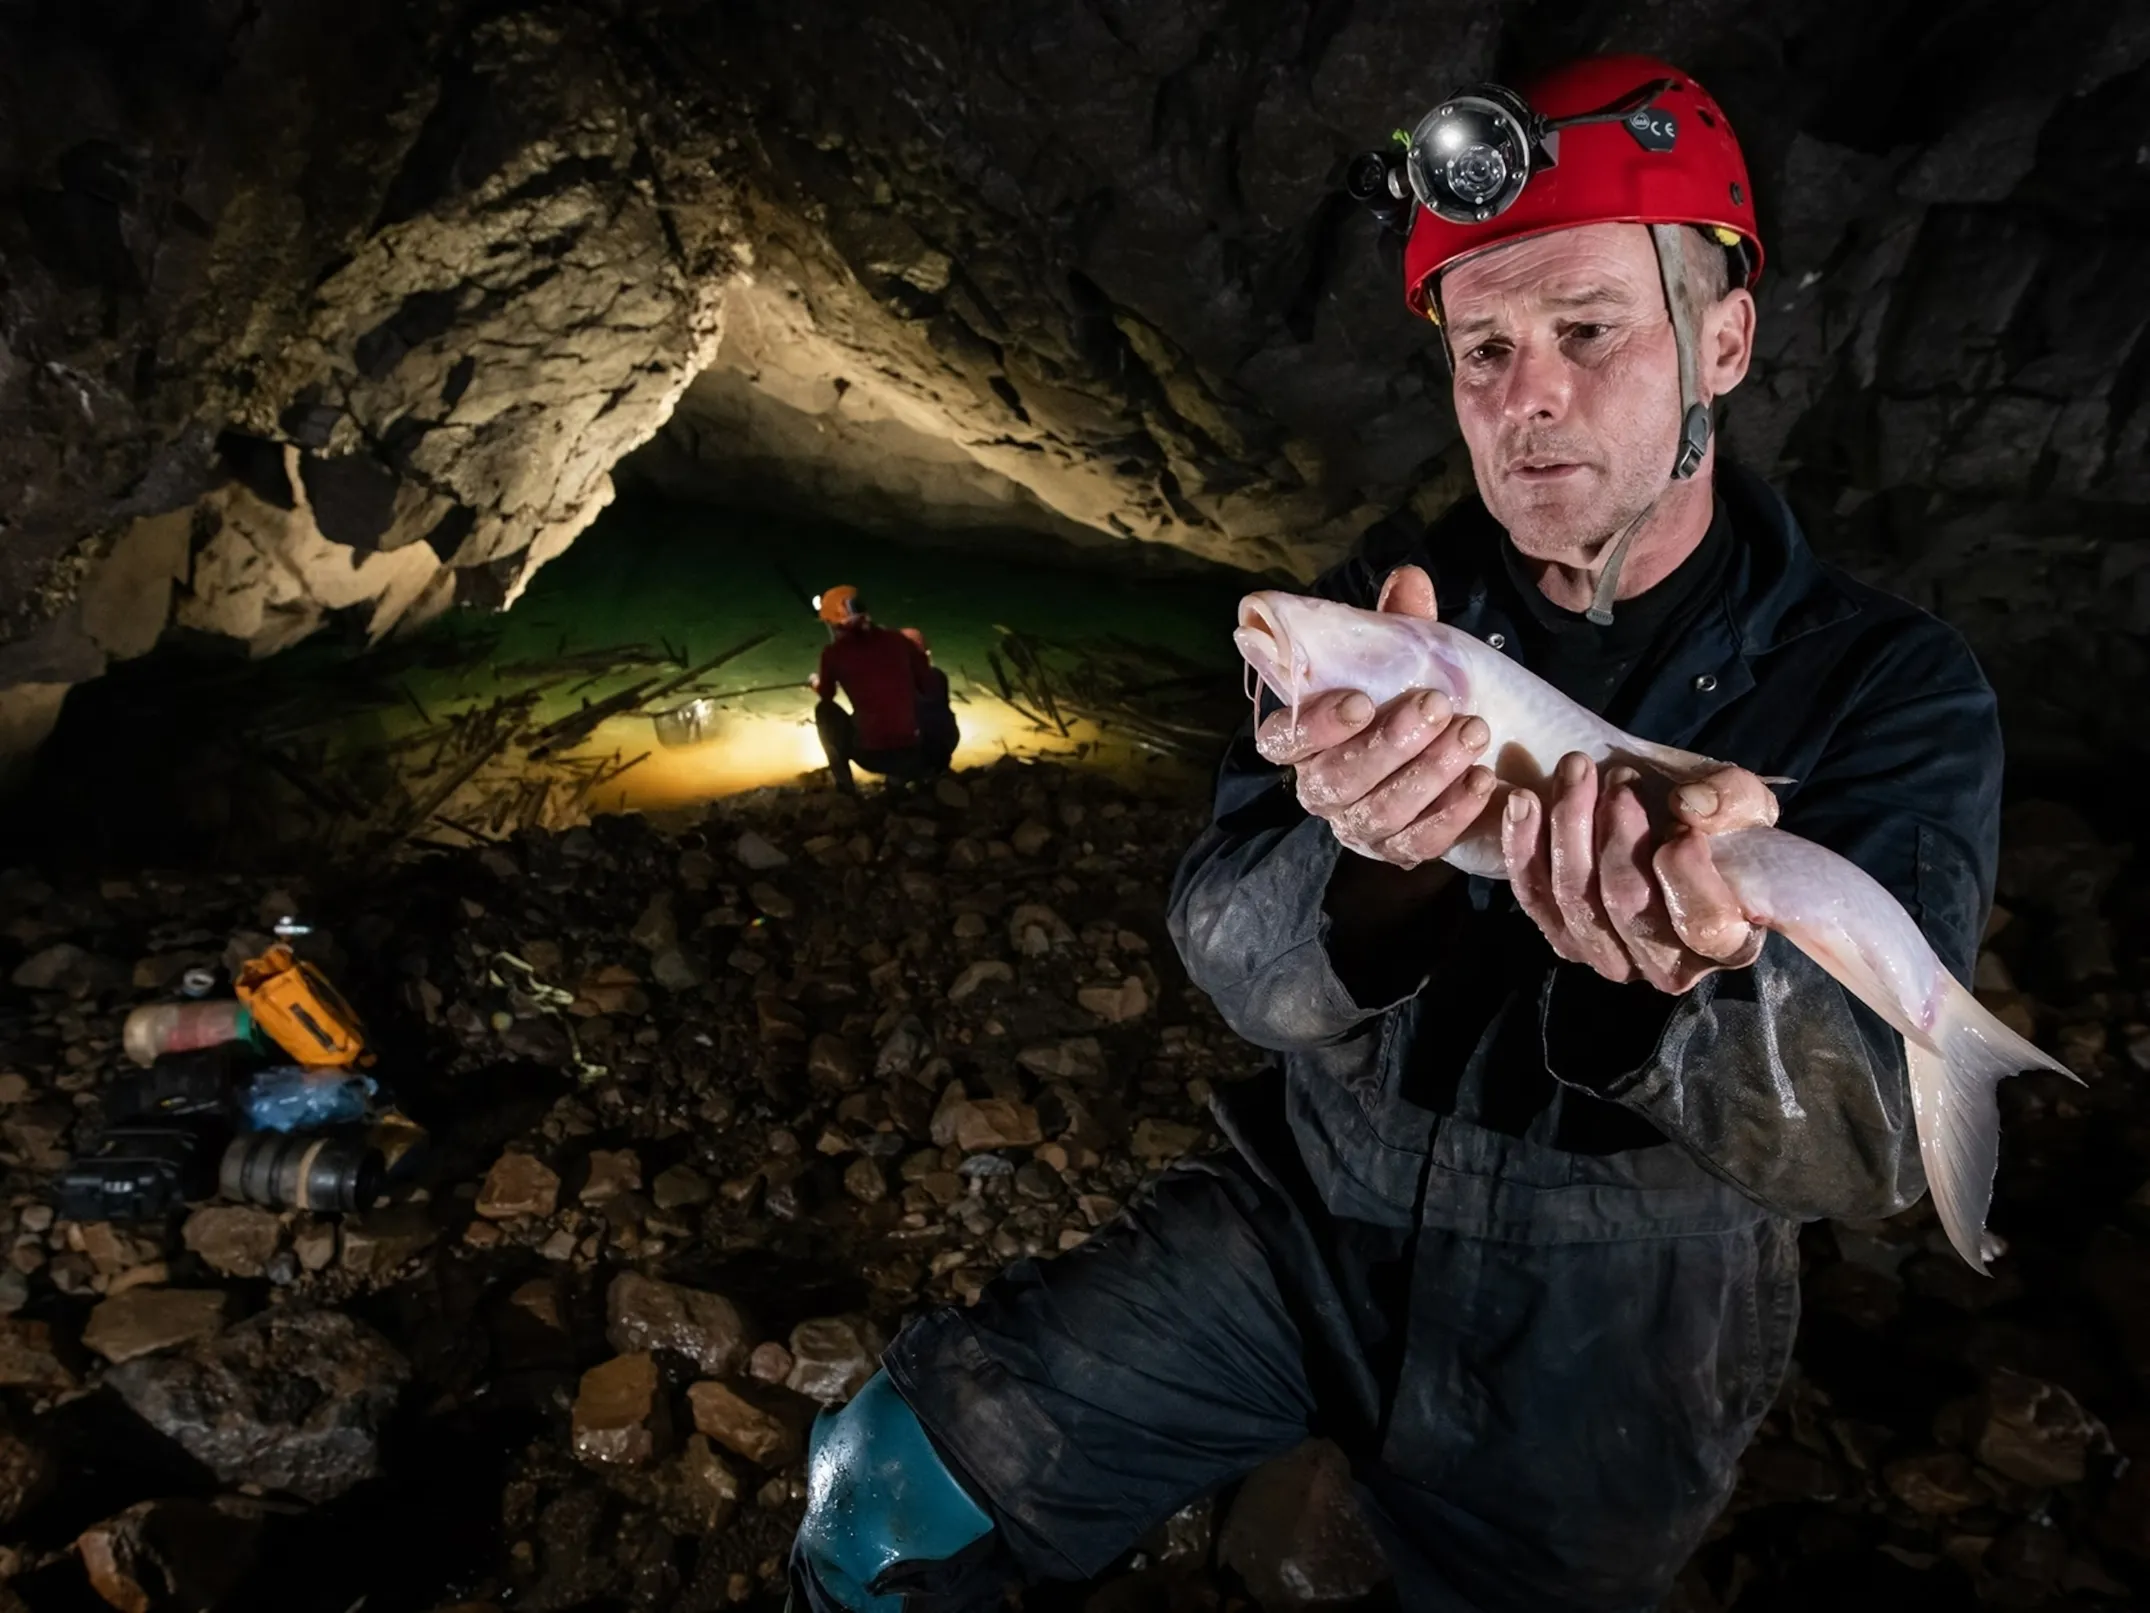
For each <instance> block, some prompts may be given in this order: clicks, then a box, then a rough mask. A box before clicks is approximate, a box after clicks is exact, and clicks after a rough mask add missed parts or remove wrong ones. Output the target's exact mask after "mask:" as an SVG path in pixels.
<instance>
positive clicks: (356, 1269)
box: [342, 1204, 440, 1282]
mask: <svg viewBox="0 0 2150 1613" xmlns="http://www.w3.org/2000/svg"><path fill="white" fill-rule="evenodd" d="M439 1237H440V1228H439V1227H438V1226H436V1225H435V1224H434V1221H433V1211H432V1207H431V1206H430V1205H426V1204H384V1205H382V1206H380V1207H379V1208H378V1209H373V1210H368V1211H367V1212H366V1213H365V1214H364V1215H362V1216H353V1217H351V1218H350V1219H348V1220H346V1221H345V1222H344V1223H343V1250H342V1253H343V1269H344V1270H345V1271H348V1272H350V1273H352V1274H353V1275H354V1276H359V1277H367V1278H371V1279H373V1280H375V1281H377V1282H385V1281H387V1280H388V1279H389V1278H391V1277H393V1276H395V1275H396V1273H398V1272H400V1271H401V1270H402V1269H403V1268H404V1267H405V1266H406V1265H408V1264H409V1263H410V1262H411V1261H412V1260H414V1259H416V1258H417V1257H418V1256H419V1255H420V1254H422V1253H424V1252H425V1251H426V1250H427V1249H430V1248H431V1247H432V1246H433V1244H434V1243H435V1242H436V1241H437V1240H438V1239H439Z"/></svg>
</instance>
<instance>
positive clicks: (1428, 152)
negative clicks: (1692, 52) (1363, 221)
mask: <svg viewBox="0 0 2150 1613" xmlns="http://www.w3.org/2000/svg"><path fill="white" fill-rule="evenodd" d="M1674 87H1675V86H1674V84H1673V82H1672V81H1671V80H1670V79H1659V80H1656V81H1654V82H1652V83H1649V84H1645V85H1642V86H1641V87H1640V88H1638V89H1636V90H1635V91H1633V92H1632V93H1631V94H1628V95H1625V96H1622V97H1621V98H1620V99H1619V100H1618V101H1615V102H1613V103H1612V104H1611V105H1609V106H1605V107H1600V108H1599V109H1598V110H1597V111H1595V112H1584V113H1580V114H1578V115H1576V116H1574V117H1569V118H1550V119H1549V118H1545V117H1541V116H1540V115H1539V114H1538V113H1537V112H1535V111H1533V110H1532V109H1531V106H1530V103H1529V102H1527V101H1525V100H1524V99H1523V98H1522V97H1521V96H1520V95H1517V94H1516V93H1515V92H1514V91H1513V90H1509V89H1503V88H1502V87H1501V86H1500V85H1498V84H1483V85H1479V86H1476V87H1474V88H1472V89H1469V90H1465V91H1463V92H1462V93H1460V94H1457V95H1452V96H1450V97H1449V98H1448V99H1447V100H1445V101H1443V102H1442V103H1441V104H1440V105H1439V106H1437V107H1435V108H1434V109H1433V110H1432V111H1431V112H1428V113H1427V114H1426V115H1425V117H1423V118H1421V119H1420V120H1419V123H1418V127H1417V128H1415V129H1413V130H1412V131H1411V137H1410V143H1409V147H1408V149H1407V151H1406V153H1405V156H1404V163H1403V167H1404V173H1405V175H1406V177H1407V178H1408V179H1409V180H1410V183H1411V193H1412V195H1414V196H1415V197H1417V198H1418V204H1419V205H1420V206H1421V207H1423V208H1425V209H1426V210H1427V211H1428V212H1430V213H1434V214H1437V215H1438V216H1440V217H1441V218H1444V219H1447V220H1448V221H1449V222H1450V223H1451V224H1484V223H1486V222H1487V221H1488V220H1490V219H1494V218H1498V217H1499V216H1500V215H1501V214H1503V213H1505V212H1507V211H1508V209H1509V208H1511V207H1513V206H1514V205H1515V203H1516V198H1517V197H1519V196H1521V195H1522V194H1523V187H1524V186H1525V185H1527V184H1529V183H1530V179H1531V176H1532V175H1533V174H1537V173H1541V172H1543V171H1544V170H1545V169H1548V168H1551V167H1553V166H1554V165H1555V164H1557V163H1558V162H1559V161H1560V132H1561V131H1562V130H1563V129H1572V128H1576V127H1578V126H1579V125H1582V124H1586V123H1618V124H1622V125H1624V126H1625V127H1626V129H1627V131H1628V133H1629V134H1631V135H1633V136H1634V138H1635V140H1636V142H1637V143H1638V144H1639V145H1641V146H1642V147H1643V148H1644V149H1645V150H1648V151H1670V150H1671V149H1672V147H1673V144H1674V142H1675V141H1676V140H1677V139H1678V138H1679V126H1678V123H1677V122H1676V120H1675V119H1674V118H1673V116H1672V115H1671V114H1670V113H1668V112H1664V111H1661V110H1659V109H1658V108H1657V107H1656V105H1655V102H1656V100H1657V97H1658V96H1659V95H1661V94H1663V93H1664V92H1665V91H1666V90H1669V89H1672V88H1674Z"/></svg>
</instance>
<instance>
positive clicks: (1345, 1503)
mask: <svg viewBox="0 0 2150 1613" xmlns="http://www.w3.org/2000/svg"><path fill="white" fill-rule="evenodd" d="M1217 1553H1218V1557H1219V1558H1220V1560H1222V1561H1223V1562H1224V1563H1226V1564H1227V1565H1229V1566H1230V1567H1231V1568H1232V1569H1233V1570H1235V1571H1236V1572H1237V1573H1238V1574H1239V1576H1240V1577H1241V1578H1242V1579H1244V1580H1245V1581H1246V1582H1247V1588H1248V1589H1249V1590H1250V1591H1251V1592H1252V1593H1253V1595H1254V1599H1255V1601H1256V1602H1257V1603H1258V1604H1259V1605H1260V1607H1261V1608H1262V1610H1263V1613H1276V1610H1278V1609H1298V1608H1312V1607H1320V1606H1325V1605H1330V1604H1334V1603H1339V1602H1351V1601H1356V1600H1358V1599H1359V1598H1361V1597H1363V1596H1366V1595H1369V1594H1370V1593H1371V1592H1372V1591H1373V1590H1374V1589H1375V1588H1376V1587H1377V1586H1379V1585H1380V1584H1381V1583H1382V1582H1383V1581H1384V1580H1386V1579H1387V1578H1388V1564H1387V1562H1386V1560H1385V1559H1384V1558H1383V1556H1382V1552H1381V1547H1380V1543H1379V1542H1378V1541H1377V1540H1375V1538H1374V1536H1373V1533H1372V1531H1371V1530H1370V1529H1369V1528H1368V1527H1367V1524H1366V1520H1365V1516H1364V1514H1363V1513H1362V1512H1361V1511H1360V1510H1359V1505H1358V1501H1357V1498H1356V1496H1355V1495H1354V1493H1353V1491H1352V1489H1351V1469H1350V1465H1349V1464H1348V1463H1347V1462H1346V1461H1345V1459H1344V1454H1343V1452H1342V1451H1340V1450H1338V1449H1337V1448H1336V1447H1335V1446H1334V1445H1331V1444H1329V1443H1328V1442H1327V1441H1325V1440H1316V1441H1310V1442H1309V1443H1308V1444H1306V1445H1302V1446H1301V1447H1300V1448H1299V1449H1298V1450H1296V1451H1294V1452H1292V1454H1291V1455H1289V1456H1285V1457H1281V1458H1279V1459H1278V1460H1276V1461H1273V1462H1270V1463H1267V1464H1265V1465H1264V1466H1262V1467H1259V1468H1257V1469H1255V1471H1254V1472H1253V1473H1251V1474H1250V1475H1248V1478H1247V1481H1246V1483H1245V1484H1244V1485H1242V1486H1241V1488H1240V1491H1239V1495H1238V1497H1237V1498H1236V1499H1235V1500H1234V1501H1233V1503H1232V1510H1231V1513H1230V1515H1229V1516H1227V1517H1226V1519H1225V1522H1224V1528H1223V1531H1222V1532H1221V1534H1220V1536H1219V1538H1218V1543H1217Z"/></svg>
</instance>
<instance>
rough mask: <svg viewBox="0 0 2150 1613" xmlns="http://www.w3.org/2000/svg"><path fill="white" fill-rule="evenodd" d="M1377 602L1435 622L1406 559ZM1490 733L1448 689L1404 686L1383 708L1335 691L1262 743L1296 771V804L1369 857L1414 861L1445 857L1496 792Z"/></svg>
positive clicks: (1264, 729)
mask: <svg viewBox="0 0 2150 1613" xmlns="http://www.w3.org/2000/svg"><path fill="white" fill-rule="evenodd" d="M1375 609H1377V610H1385V611H1394V612H1397V613H1398V614H1400V615H1404V616H1418V617H1423V618H1425V619H1426V620H1428V621H1431V620H1432V619H1433V617H1434V613H1435V609H1436V607H1435V603H1434V592H1433V582H1432V579H1430V578H1429V577H1428V576H1427V575H1426V573H1425V572H1424V571H1422V570H1421V569H1419V568H1418V567H1417V566H1399V567H1398V568H1397V569H1396V570H1395V571H1392V572H1391V573H1389V576H1388V580H1387V581H1386V582H1384V583H1383V584H1382V585H1381V597H1380V599H1379V600H1378V601H1377V602H1376V604H1375ZM1491 737H1492V735H1491V733H1490V732H1489V731H1488V729H1487V728H1486V725H1485V724H1484V723H1483V722H1481V721H1480V720H1479V719H1478V718H1476V717H1464V718H1461V719H1458V718H1457V716H1456V714H1455V711H1454V710H1453V709H1452V708H1451V707H1450V705H1449V703H1448V697H1447V696H1446V695H1443V694H1439V693H1436V692H1433V691H1430V690H1423V689H1407V690H1405V691H1404V693H1402V694H1400V695H1398V696H1397V697H1396V698H1395V699H1394V700H1392V701H1390V702H1389V703H1388V704H1387V705H1386V706H1383V707H1381V708H1380V709H1379V710H1376V709H1375V707H1374V703H1373V701H1372V700H1370V699H1368V698H1367V697H1366V696H1365V695H1363V694H1360V693H1359V692H1357V691H1356V690H1345V689H1337V690H1331V691H1330V692H1329V693H1327V694H1324V695H1317V696H1315V697H1313V698H1312V699H1309V700H1307V701H1305V702H1304V703H1302V704H1301V706H1300V708H1299V712H1298V721H1297V722H1296V723H1295V722H1294V721H1293V720H1292V713H1291V712H1289V711H1280V712H1276V713H1274V714H1273V715H1272V716H1270V718H1269V719H1268V720H1267V721H1266V722H1264V723H1263V724H1262V725H1261V727H1260V728H1259V729H1257V730H1256V733H1255V748H1256V749H1257V750H1259V751H1260V752H1261V754H1262V756H1263V757H1264V758H1265V759H1266V760H1268V761H1271V762H1274V763H1277V764H1278V765H1279V766H1288V767H1294V768H1296V769H1297V770H1298V789H1299V804H1300V805H1301V806H1303V807H1305V808H1306V810H1307V811H1308V812H1310V813H1312V814H1313V815H1314V816H1315V817H1317V818H1321V819H1324V820H1326V821H1327V823H1328V825H1329V827H1330V828H1331V829H1332V830H1333V831H1334V832H1335V834H1336V838H1337V839H1338V840H1339V841H1340V842H1341V843H1342V844H1343V845H1344V846H1346V847H1347V848H1349V849H1350V850H1352V851H1355V852H1357V853H1358V854H1359V855H1360V856H1362V857H1371V858H1374V859H1377V860H1379V861H1381V862H1387V863H1393V864H1395V865H1396V866H1397V867H1399V868H1415V867H1417V866H1418V865H1419V864H1420V863H1423V862H1430V861H1432V860H1434V859H1435V858H1438V857H1441V856H1444V855H1446V854H1447V852H1448V851H1449V849H1450V848H1451V847H1452V846H1454V845H1455V843H1456V842H1457V841H1458V840H1459V839H1461V838H1462V837H1463V835H1464V834H1465V833H1466V832H1467V831H1468V830H1469V829H1470V827H1471V825H1472V824H1474V823H1475V822H1477V821H1478V817H1479V814H1480V813H1481V812H1483V811H1484V810H1485V808H1486V803H1487V801H1488V800H1489V799H1490V798H1491V797H1492V794H1493V774H1492V771H1491V770H1490V769H1488V768H1486V767H1484V766H1482V765H1480V764H1479V761H1478V758H1479V757H1480V756H1481V755H1482V754H1483V753H1484V751H1485V748H1486V744H1487V742H1488V741H1489V740H1490V739H1491Z"/></svg>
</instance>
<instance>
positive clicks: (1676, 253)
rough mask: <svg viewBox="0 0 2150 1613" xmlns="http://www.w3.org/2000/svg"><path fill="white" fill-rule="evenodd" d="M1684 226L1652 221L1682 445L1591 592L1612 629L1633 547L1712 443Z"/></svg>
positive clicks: (1595, 618) (1595, 608)
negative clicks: (1675, 363)
mask: <svg viewBox="0 0 2150 1613" xmlns="http://www.w3.org/2000/svg"><path fill="white" fill-rule="evenodd" d="M1681 228H1682V226H1680V225H1678V224H1652V225H1651V226H1650V239H1651V241H1652V242H1653V243H1655V245H1656V247H1657V276H1658V279H1659V280H1661V281H1663V282H1664V287H1665V309H1666V312H1668V313H1669V314H1671V315H1672V345H1673V348H1674V351H1675V352H1677V354H1678V355H1679V363H1680V447H1679V452H1678V454H1677V455H1676V456H1675V458H1674V459H1673V462H1672V475H1671V477H1670V478H1669V479H1668V480H1667V481H1666V484H1665V490H1664V492H1660V493H1659V494H1658V495H1657V498H1653V499H1652V500H1650V502H1649V503H1648V504H1645V505H1644V506H1643V507H1642V513H1641V514H1640V515H1638V516H1636V517H1635V519H1634V520H1632V521H1630V522H1628V524H1627V529H1626V530H1625V531H1623V532H1622V533H1621V534H1620V536H1619V537H1618V539H1616V540H1615V541H1614V543H1613V546H1612V551H1611V553H1609V554H1608V555H1606V557H1605V569H1604V570H1602V571H1600V572H1599V573H1598V586H1597V592H1596V593H1595V594H1593V595H1592V596H1591V600H1590V609H1589V610H1588V611H1586V612H1585V613H1584V618H1585V620H1587V621H1589V622H1591V623H1592V624H1593V625H1595V626H1598V627H1610V626H1611V625H1612V619H1613V599H1614V597H1615V596H1616V595H1617V594H1618V593H1619V591H1620V568H1621V566H1622V565H1624V564H1625V563H1626V561H1627V549H1628V545H1629V544H1630V543H1632V542H1633V541H1634V539H1635V534H1636V533H1637V532H1638V531H1640V530H1641V529H1642V524H1643V522H1645V521H1647V520H1648V519H1649V518H1650V515H1651V512H1652V511H1654V510H1655V509H1656V508H1657V505H1658V501H1659V500H1660V499H1662V498H1663V497H1664V496H1665V492H1669V491H1671V487H1672V483H1673V482H1684V481H1686V480H1687V479H1688V478H1689V477H1690V476H1692V475H1694V473H1695V472H1696V471H1697V470H1699V469H1701V468H1702V454H1703V451H1704V450H1705V449H1707V448H1708V447H1709V441H1710V411H1709V408H1708V406H1707V405H1706V404H1704V403H1703V401H1702V389H1701V387H1700V385H1699V384H1698V383H1697V381H1696V377H1695V326H1694V321H1693V320H1692V319H1690V318H1689V317H1688V314H1687V302H1686V299H1684V298H1683V297H1681V295H1680V286H1681V284H1682V282H1683V279H1684V277H1685V275H1686V272H1687V267H1686V260H1685V258H1684V257H1683V256H1682V246H1681V241H1680V230H1681Z"/></svg>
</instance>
